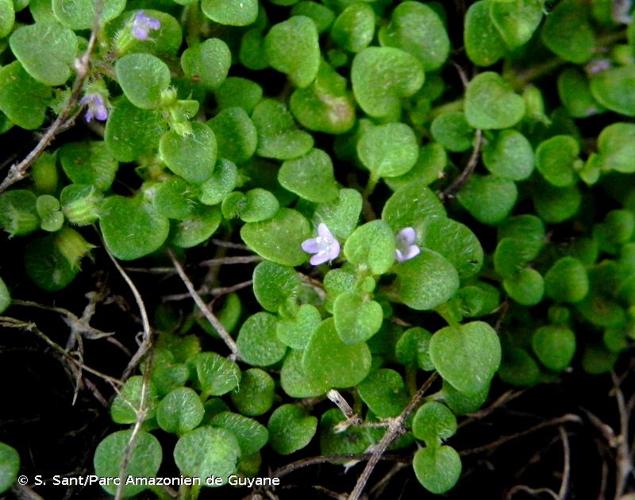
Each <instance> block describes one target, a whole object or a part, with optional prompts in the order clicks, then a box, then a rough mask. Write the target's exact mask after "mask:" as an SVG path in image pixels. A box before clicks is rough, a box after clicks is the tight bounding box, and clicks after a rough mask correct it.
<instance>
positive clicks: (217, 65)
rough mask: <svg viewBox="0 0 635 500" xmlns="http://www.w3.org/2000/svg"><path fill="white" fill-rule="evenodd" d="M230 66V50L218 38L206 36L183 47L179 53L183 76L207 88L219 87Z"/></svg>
mask: <svg viewBox="0 0 635 500" xmlns="http://www.w3.org/2000/svg"><path fill="white" fill-rule="evenodd" d="M230 66H231V52H230V51H229V47H228V46H227V44H226V43H225V42H224V41H223V40H221V39H219V38H208V39H207V40H205V41H203V42H202V43H200V44H198V45H194V46H192V47H189V48H187V49H185V51H184V52H183V54H181V68H183V73H185V76H187V77H188V78H190V79H191V80H192V81H194V82H200V83H201V84H202V85H204V86H205V88H207V89H209V90H215V89H217V88H218V87H220V85H221V84H222V83H223V81H224V80H225V78H227V73H228V72H229V67H230Z"/></svg>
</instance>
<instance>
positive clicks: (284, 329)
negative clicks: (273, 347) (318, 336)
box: [276, 304, 322, 349]
mask: <svg viewBox="0 0 635 500" xmlns="http://www.w3.org/2000/svg"><path fill="white" fill-rule="evenodd" d="M321 321H322V316H321V315H320V311H319V310H318V308H317V307H315V306H313V305H311V304H302V305H301V306H300V307H299V308H298V311H297V313H296V314H295V316H294V317H291V318H286V319H282V318H281V319H280V320H279V321H278V325H277V327H276V334H277V335H278V339H279V340H280V342H282V343H283V344H285V345H287V346H289V347H291V348H292V349H304V348H305V347H306V345H307V344H308V343H309V339H310V338H311V335H312V334H313V332H314V331H315V330H316V328H317V327H318V326H319V325H320V323H321Z"/></svg>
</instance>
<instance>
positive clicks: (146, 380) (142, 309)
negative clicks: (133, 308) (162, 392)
mask: <svg viewBox="0 0 635 500" xmlns="http://www.w3.org/2000/svg"><path fill="white" fill-rule="evenodd" d="M108 256H109V257H110V260H112V262H113V264H114V265H115V268H116V269H117V271H119V274H120V275H121V277H122V278H123V279H124V281H125V282H126V284H127V285H128V288H130V291H131V292H132V295H133V297H134V299H135V302H136V303H137V307H138V308H139V314H140V315H141V323H142V325H143V340H142V342H141V345H140V346H139V349H138V350H137V352H136V353H135V355H134V356H133V357H132V359H131V360H130V362H129V363H128V366H127V367H126V370H125V371H124V379H125V378H127V377H128V376H129V375H130V374H131V373H132V370H133V369H134V368H136V366H137V365H138V364H139V363H140V362H141V360H142V359H143V357H144V356H145V355H146V354H147V355H148V366H147V367H146V369H145V371H144V373H143V378H142V381H141V390H140V394H139V408H136V409H135V411H136V420H135V424H134V426H133V427H132V432H131V433H130V439H128V443H127V444H126V448H125V449H124V452H123V459H122V461H121V466H120V468H119V483H118V485H117V491H116V492H115V500H121V499H122V498H123V493H124V486H125V477H126V472H127V470H128V465H129V464H130V459H131V458H132V453H133V452H134V450H135V447H136V445H137V438H138V436H139V432H141V426H142V425H143V422H144V421H145V419H146V416H147V413H148V393H149V389H150V377H151V374H152V362H153V358H154V356H153V353H154V351H153V350H152V342H153V332H152V328H151V326H150V320H149V319H148V311H147V310H146V306H145V303H144V302H143V297H141V294H140V293H139V290H138V289H137V287H136V285H135V284H134V282H133V281H132V280H131V279H130V276H128V274H127V273H126V271H124V270H123V268H122V267H121V265H120V264H119V262H117V259H115V258H114V256H113V255H112V254H111V253H110V252H108Z"/></svg>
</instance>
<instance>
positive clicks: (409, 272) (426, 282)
mask: <svg viewBox="0 0 635 500" xmlns="http://www.w3.org/2000/svg"><path fill="white" fill-rule="evenodd" d="M395 273H396V274H397V281H396V282H395V290H396V292H397V293H398V296H399V299H400V300H401V301H402V302H403V303H404V304H406V305H407V306H408V307H410V308H412V309H415V310H417V311H429V310H432V309H434V308H435V307H437V306H439V305H441V304H443V303H445V302H447V301H448V300H450V298H451V297H452V295H454V293H455V292H456V291H457V290H458V288H459V274H458V272H457V271H456V269H455V268H454V266H453V265H452V264H451V263H450V262H448V260H447V259H446V258H445V257H443V256H441V255H439V254H438V253H436V252H433V251H432V250H428V249H426V248H422V249H421V253H420V254H419V255H417V256H416V257H415V258H413V259H410V260H407V261H406V262H402V263H401V264H399V265H398V266H396V267H395Z"/></svg>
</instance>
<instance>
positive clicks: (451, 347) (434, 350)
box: [430, 321, 501, 393]
mask: <svg viewBox="0 0 635 500" xmlns="http://www.w3.org/2000/svg"><path fill="white" fill-rule="evenodd" d="M430 358H431V359H432V362H433V363H434V366H435V368H436V369H437V371H438V372H439V373H440V374H441V376H442V377H443V378H444V379H445V380H447V381H448V382H449V383H450V384H451V385H452V386H453V387H455V388H456V389H457V390H459V391H461V392H466V393H477V392H480V391H482V390H484V389H485V388H486V387H487V386H488V385H489V383H490V381H491V380H492V377H493V376H494V374H495V373H496V370H497V369H498V367H499V365H500V362H501V345H500V342H499V340H498V335H497V334H496V332H495V331H494V329H493V328H492V327H491V326H490V325H488V324H487V323H484V322H482V321H473V322H471V323H466V324H464V325H457V326H448V327H445V328H442V329H441V330H439V331H437V332H436V333H435V334H434V335H432V340H431V341H430Z"/></svg>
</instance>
